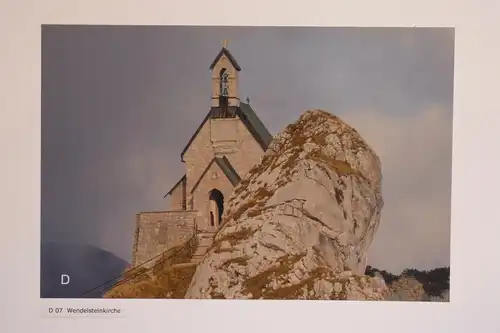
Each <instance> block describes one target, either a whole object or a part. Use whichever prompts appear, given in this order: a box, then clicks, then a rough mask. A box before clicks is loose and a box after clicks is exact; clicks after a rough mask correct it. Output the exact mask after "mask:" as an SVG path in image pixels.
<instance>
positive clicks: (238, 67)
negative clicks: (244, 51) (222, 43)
mask: <svg viewBox="0 0 500 333" xmlns="http://www.w3.org/2000/svg"><path fill="white" fill-rule="evenodd" d="M223 55H225V56H226V57H227V58H228V59H229V62H231V65H233V66H234V68H235V69H236V70H237V71H241V67H240V65H238V63H237V62H236V59H234V57H233V55H232V54H231V52H229V50H228V49H226V48H225V47H223V48H222V49H221V50H220V52H219V54H217V57H215V60H214V61H213V62H212V64H211V65H210V69H214V67H215V65H216V64H217V62H218V61H219V59H220V57H222V56H223Z"/></svg>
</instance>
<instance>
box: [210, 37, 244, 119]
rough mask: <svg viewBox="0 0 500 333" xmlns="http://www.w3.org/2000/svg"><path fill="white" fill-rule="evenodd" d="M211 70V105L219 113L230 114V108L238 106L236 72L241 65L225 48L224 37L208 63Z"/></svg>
mask: <svg viewBox="0 0 500 333" xmlns="http://www.w3.org/2000/svg"><path fill="white" fill-rule="evenodd" d="M210 70H211V72H212V107H213V108H217V109H219V110H220V112H221V114H224V115H226V114H230V113H232V112H230V110H231V109H234V107H239V106H240V98H239V92H238V74H239V72H240V71H241V67H240V66H239V65H238V63H237V62H236V60H235V59H234V57H233V56H232V54H231V53H230V52H229V50H228V49H227V40H226V39H225V40H224V41H223V44H222V49H221V50H220V52H219V54H218V55H217V57H215V60H214V61H213V62H212V64H211V65H210Z"/></svg>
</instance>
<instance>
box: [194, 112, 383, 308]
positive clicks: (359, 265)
mask: <svg viewBox="0 0 500 333" xmlns="http://www.w3.org/2000/svg"><path fill="white" fill-rule="evenodd" d="M381 177H382V176H381V165H380V160H379V158H378V157H377V155H376V154H375V152H374V151H373V150H372V149H371V148H370V147H369V145H368V144H367V143H366V142H365V141H364V140H363V138H362V137H361V136H360V135H359V134H358V132H356V130H355V129H354V128H352V127H350V126H349V125H347V124H346V123H344V122H343V121H342V120H341V119H340V118H338V117H336V116H333V115H331V114H330V113H327V112H325V111H321V110H309V111H306V112H305V113H304V114H303V115H302V116H301V117H300V118H299V119H298V120H297V122H295V123H294V124H291V125H289V126H288V127H287V128H286V129H285V130H284V131H283V132H281V133H280V134H278V135H277V136H276V137H275V138H274V139H273V141H272V143H271V145H270V146H269V148H268V150H267V152H266V153H265V155H264V157H263V159H262V161H261V163H260V164H257V165H256V166H254V167H253V169H252V170H250V172H249V173H248V175H246V177H244V179H243V180H242V181H241V182H240V184H239V185H238V186H237V187H236V188H235V190H234V192H233V194H232V196H231V198H230V199H229V201H228V203H227V209H226V212H227V213H225V216H224V226H223V227H222V229H221V230H220V231H219V233H218V234H217V235H216V237H215V241H214V243H213V246H212V247H211V249H210V250H209V251H208V252H207V254H206V255H205V257H204V259H203V260H202V261H201V262H200V264H199V265H198V267H197V269H196V272H195V274H194V276H193V279H192V281H191V285H190V287H189V289H188V291H187V293H186V298H260V299H358V300H360V299H374V300H382V299H384V296H383V295H385V294H386V293H387V287H386V285H385V283H384V282H383V279H380V278H377V277H368V276H364V272H365V268H366V262H367V251H368V248H369V246H370V244H371V243H372V240H373V237H374V235H375V233H376V231H377V229H378V226H379V222H380V213H381V209H382V206H383V200H382V196H381Z"/></svg>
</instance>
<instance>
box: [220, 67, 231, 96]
mask: <svg viewBox="0 0 500 333" xmlns="http://www.w3.org/2000/svg"><path fill="white" fill-rule="evenodd" d="M219 79H220V80H219V82H220V85H219V94H220V96H223V97H228V96H229V74H228V72H227V70H226V69H225V68H223V69H221V71H220V73H219Z"/></svg>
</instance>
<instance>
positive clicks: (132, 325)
mask: <svg viewBox="0 0 500 333" xmlns="http://www.w3.org/2000/svg"><path fill="white" fill-rule="evenodd" d="M5 3H6V4H2V11H1V13H2V14H1V16H2V18H1V19H0V22H2V28H3V29H1V32H0V34H1V36H2V40H3V41H6V42H7V43H6V45H4V47H3V49H2V51H1V52H0V60H1V64H2V72H3V73H2V74H3V75H2V77H1V81H2V85H1V88H2V90H1V91H3V92H4V94H2V97H3V98H2V99H1V102H0V103H1V104H2V107H1V109H2V119H1V122H0V123H1V124H2V131H0V137H1V139H2V144H1V145H0V147H1V150H2V156H4V159H3V163H2V166H1V169H2V171H3V172H2V175H3V176H4V182H3V184H4V189H6V190H4V191H2V194H1V196H2V197H1V198H2V202H3V203H4V205H3V207H5V212H4V216H3V223H4V226H5V227H6V228H5V229H6V230H4V233H3V237H2V240H3V242H1V246H2V250H3V253H4V254H6V256H5V258H6V264H7V265H6V268H5V271H6V272H7V274H2V282H3V285H4V287H5V289H6V290H5V293H4V296H3V297H4V299H6V300H7V302H5V304H6V308H5V310H4V311H3V315H4V316H5V317H6V318H7V329H8V332H21V331H26V332H55V333H59V332H67V331H69V330H70V331H71V332H88V331H90V330H94V331H99V332H100V331H105V330H109V329H113V328H116V331H118V330H120V331H121V332H129V331H130V332H131V331H137V330H141V331H148V332H149V331H153V330H163V329H168V330H169V331H172V330H173V331H175V332H177V331H181V330H182V331H199V330H204V331H207V330H208V331H210V330H212V327H213V330H214V331H215V330H217V331H218V332H226V331H227V332H232V331H234V330H235V329H237V330H238V331H239V332H253V331H255V330H265V331H279V332H281V331H286V332H288V331H297V332H301V331H302V332H303V331H311V330H317V329H330V330H331V329H333V330H338V329H348V330H353V329H354V330H356V331H357V330H359V331H367V330H374V329H378V328H380V329H383V330H384V331H388V330H394V331H398V332H399V331H400V330H401V328H404V330H405V331H406V332H422V330H425V331H426V332H443V331H459V332H460V331H464V332H469V331H471V330H473V329H478V328H479V329H481V332H498V331H500V321H499V320H498V319H497V316H498V315H497V310H496V308H497V307H498V305H497V304H496V303H497V299H498V296H500V288H499V287H498V286H497V284H496V283H495V281H492V282H491V283H488V282H487V280H488V279H495V278H496V277H498V276H499V274H498V273H500V272H499V268H498V265H496V263H497V262H498V254H497V253H498V251H496V250H495V249H494V247H495V245H496V244H497V241H496V235H498V234H499V232H498V221H500V216H499V215H500V213H499V212H497V211H496V210H495V207H496V206H497V205H498V204H497V201H498V199H497V197H498V195H497V192H498V190H497V189H498V188H500V186H499V185H500V176H499V175H498V170H500V163H499V161H500V159H499V156H498V155H499V151H500V150H499V149H498V147H497V144H496V143H497V141H498V140H497V138H496V134H497V132H498V129H497V124H498V123H500V119H499V118H500V117H499V115H498V112H497V110H498V102H497V101H496V98H495V100H494V97H496V95H498V92H497V91H496V89H495V87H496V86H497V85H498V77H497V76H496V74H497V73H499V72H500V71H499V70H498V69H499V65H498V59H500V45H499V43H500V38H499V36H498V34H495V32H497V31H498V27H497V25H496V24H495V22H496V21H497V18H496V17H495V13H498V12H500V4H499V3H498V2H496V1H494V0H491V1H481V2H473V1H469V2H465V1H460V2H458V1H451V0H449V1H436V0H434V1H430V0H429V1H424V0H420V1H413V0H412V1H389V0H384V1H349V2H342V1H333V0H332V1H323V2H318V1H307V2H306V3H291V2H288V1H286V2H285V0H279V1H278V0H275V1H272V2H271V1H260V0H259V1H253V2H252V3H251V4H250V3H248V4H247V6H245V5H244V4H243V3H239V4H236V3H234V1H233V2H229V1H221V2H207V1H190V2H186V1H184V2H181V1H144V0H143V1H123V0H122V1H116V0H113V1H98V0H87V1H73V2H70V1H63V0H59V1H55V0H46V1H34V0H33V1H20V0H18V1H15V0H10V1H5ZM221 8H225V9H226V10H225V11H222V12H227V15H220V13H221ZM262 8H265V9H264V10H263V9H262ZM231 11H237V15H233V14H234V13H232V12H231ZM42 24H92V25H100V24H107V25H273V26H276V25H307V26H310V25H314V26H365V27H401V26H406V27H409V26H414V25H416V26H417V27H423V26H425V27H435V26H440V27H455V74H454V110H453V167H452V200H451V207H452V214H451V268H450V270H451V278H450V303H419V302H410V303H407V302H367V301H359V302H358V301H348V302H343V301H334V302H332V301H257V300H253V301H236V300H234V301H204V300H202V301H200V300H147V299H141V300H119V299H107V300H92V299H81V300H50V299H40V298H39V296H40V292H39V289H40V283H39V279H40V273H39V272H40V99H41V91H40V90H41V89H40V84H41V70H40V69H41V67H40V66H41V61H40V55H41V25H42ZM493 102H496V103H493ZM4 110H5V112H4ZM429 186H431V184H429ZM486 247H487V248H486ZM495 280H496V279H495ZM66 306H73V307H87V306H90V307H101V306H106V307H107V308H109V307H118V308H121V309H122V310H123V311H122V313H121V314H120V316H121V317H123V318H124V319H116V320H98V319H92V318H90V319H89V318H73V319H71V320H56V319H55V318H45V316H46V314H47V309H48V308H49V307H66ZM195 314H196V317H194V315H195ZM55 317H57V316H55ZM106 317H108V318H112V316H110V315H108V316H106ZM75 324H77V325H75Z"/></svg>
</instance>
